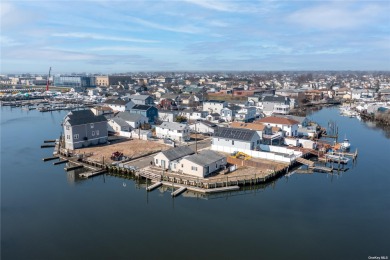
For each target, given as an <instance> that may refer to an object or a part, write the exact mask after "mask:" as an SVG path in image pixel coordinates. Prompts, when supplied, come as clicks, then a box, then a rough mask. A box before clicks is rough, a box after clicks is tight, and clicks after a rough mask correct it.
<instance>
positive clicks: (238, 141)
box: [212, 127, 260, 151]
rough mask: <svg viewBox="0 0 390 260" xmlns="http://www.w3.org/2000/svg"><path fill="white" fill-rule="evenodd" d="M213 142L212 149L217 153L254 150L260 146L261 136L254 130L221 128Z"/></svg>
mask: <svg viewBox="0 0 390 260" xmlns="http://www.w3.org/2000/svg"><path fill="white" fill-rule="evenodd" d="M212 142H213V145H212V149H213V150H216V151H230V150H236V151H239V150H240V149H243V150H254V149H256V148H257V147H258V145H259V144H260V136H259V134H258V133H257V132H256V131H254V130H249V129H240V128H227V127H219V128H217V130H216V131H215V132H214V136H213V141H212Z"/></svg>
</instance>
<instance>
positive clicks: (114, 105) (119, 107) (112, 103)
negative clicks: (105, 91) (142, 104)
mask: <svg viewBox="0 0 390 260" xmlns="http://www.w3.org/2000/svg"><path fill="white" fill-rule="evenodd" d="M104 103H105V104H106V105H107V106H109V107H110V108H111V109H112V110H114V111H121V112H123V111H130V109H131V108H132V107H134V105H135V104H134V102H133V101H129V100H128V101H125V100H123V99H107V100H106V101H105V102H104Z"/></svg>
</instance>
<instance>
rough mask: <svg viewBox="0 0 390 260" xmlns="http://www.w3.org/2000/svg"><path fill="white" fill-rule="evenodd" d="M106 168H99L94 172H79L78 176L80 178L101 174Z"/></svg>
mask: <svg viewBox="0 0 390 260" xmlns="http://www.w3.org/2000/svg"><path fill="white" fill-rule="evenodd" d="M106 172H107V170H100V171H96V172H84V173H80V174H79V176H80V177H82V178H86V179H88V178H90V177H94V176H98V175H101V174H103V173H106Z"/></svg>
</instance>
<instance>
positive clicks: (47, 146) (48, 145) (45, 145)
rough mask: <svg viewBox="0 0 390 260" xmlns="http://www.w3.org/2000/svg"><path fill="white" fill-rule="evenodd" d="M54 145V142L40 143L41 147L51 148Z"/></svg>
mask: <svg viewBox="0 0 390 260" xmlns="http://www.w3.org/2000/svg"><path fill="white" fill-rule="evenodd" d="M55 146H56V145H55V144H43V145H41V148H53V147H55Z"/></svg>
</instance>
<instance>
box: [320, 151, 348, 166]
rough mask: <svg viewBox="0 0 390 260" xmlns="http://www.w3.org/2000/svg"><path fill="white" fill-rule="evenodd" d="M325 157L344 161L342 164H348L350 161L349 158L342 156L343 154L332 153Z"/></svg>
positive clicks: (338, 161)
mask: <svg viewBox="0 0 390 260" xmlns="http://www.w3.org/2000/svg"><path fill="white" fill-rule="evenodd" d="M325 157H326V159H327V160H328V161H330V162H336V163H342V164H347V163H348V162H349V158H347V157H344V156H341V155H335V154H332V153H327V154H325Z"/></svg>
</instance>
